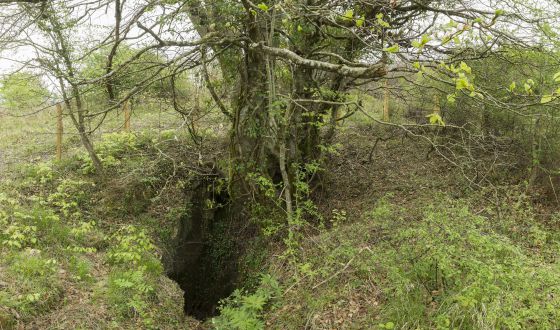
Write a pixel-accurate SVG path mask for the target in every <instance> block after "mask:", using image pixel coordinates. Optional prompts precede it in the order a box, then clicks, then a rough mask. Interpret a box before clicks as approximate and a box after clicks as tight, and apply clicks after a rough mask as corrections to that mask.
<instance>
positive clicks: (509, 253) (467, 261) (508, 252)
mask: <svg viewBox="0 0 560 330" xmlns="http://www.w3.org/2000/svg"><path fill="white" fill-rule="evenodd" d="M445 203H446V204H447V206H444V203H442V205H439V206H437V207H433V206H432V207H428V208H427V210H426V211H425V213H424V216H423V218H422V219H421V220H420V221H418V222H414V223H410V222H405V221H398V220H395V219H394V218H393V219H392V218H391V217H389V218H388V219H385V221H382V222H381V228H378V230H381V231H382V233H383V234H386V235H387V238H386V239H385V240H384V241H383V243H381V244H379V245H377V246H376V249H375V251H374V253H373V258H374V263H378V264H382V265H384V270H385V272H384V274H383V275H384V279H385V280H384V282H383V283H382V284H381V285H380V287H382V288H383V292H384V297H385V299H386V305H385V308H384V313H383V314H384V319H385V320H384V322H393V323H394V324H396V327H397V328H407V329H417V328H426V327H428V328H438V329H449V328H452V329H527V328H538V329H552V328H554V327H555V326H556V325H558V324H560V292H559V291H560V288H559V287H558V285H557V284H558V283H560V274H558V270H557V269H554V266H552V265H549V264H546V263H543V262H541V261H540V260H538V259H535V258H529V257H528V256H527V255H526V254H525V253H524V251H523V249H521V248H519V247H518V246H516V245H515V244H514V243H513V242H512V241H511V240H510V239H509V238H507V237H505V236H503V235H500V234H497V233H495V232H494V231H493V230H492V229H491V228H490V225H489V224H488V219H486V218H484V217H482V216H477V215H473V214H472V213H471V212H470V211H469V210H468V209H467V208H466V207H465V206H463V205H461V204H456V203H454V202H452V201H445Z"/></svg>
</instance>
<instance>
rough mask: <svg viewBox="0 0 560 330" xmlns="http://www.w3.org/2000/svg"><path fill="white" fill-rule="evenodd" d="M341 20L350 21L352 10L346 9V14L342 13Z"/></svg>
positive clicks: (352, 14)
mask: <svg viewBox="0 0 560 330" xmlns="http://www.w3.org/2000/svg"><path fill="white" fill-rule="evenodd" d="M342 18H343V19H344V20H345V21H349V20H351V19H352V18H354V10H352V9H348V10H347V11H346V12H344V15H342Z"/></svg>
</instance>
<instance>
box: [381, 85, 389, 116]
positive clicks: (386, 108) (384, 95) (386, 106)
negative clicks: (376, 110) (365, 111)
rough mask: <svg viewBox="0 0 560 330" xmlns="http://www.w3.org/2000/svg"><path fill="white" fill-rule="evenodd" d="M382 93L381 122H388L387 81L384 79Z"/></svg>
mask: <svg viewBox="0 0 560 330" xmlns="http://www.w3.org/2000/svg"><path fill="white" fill-rule="evenodd" d="M383 89H384V93H383V121H385V122H388V121H389V119H390V113H389V111H390V110H389V80H388V79H385V85H384V88H383Z"/></svg>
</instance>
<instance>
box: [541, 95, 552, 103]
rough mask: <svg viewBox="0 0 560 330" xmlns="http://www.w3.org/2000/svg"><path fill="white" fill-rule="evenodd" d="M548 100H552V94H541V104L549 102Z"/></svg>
mask: <svg viewBox="0 0 560 330" xmlns="http://www.w3.org/2000/svg"><path fill="white" fill-rule="evenodd" d="M550 101H552V95H548V94H547V95H543V97H542V99H541V103H542V104H544V103H548V102H550Z"/></svg>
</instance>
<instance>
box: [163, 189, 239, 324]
mask: <svg viewBox="0 0 560 330" xmlns="http://www.w3.org/2000/svg"><path fill="white" fill-rule="evenodd" d="M210 201H211V203H209V202H210ZM227 203H228V198H227V196H225V195H223V194H222V195H215V194H214V193H213V192H212V187H211V185H210V184H208V183H206V184H204V183H203V184H200V185H199V186H198V187H197V188H196V189H194V190H193V191H192V194H191V198H190V205H189V213H188V214H185V215H184V216H183V217H182V219H181V227H180V228H179V233H178V235H177V238H176V242H175V246H176V248H175V251H174V254H173V259H172V261H171V269H170V271H169V272H168V276H169V277H170V278H171V279H173V280H174V281H176V282H177V283H178V284H179V286H180V287H181V289H182V290H183V291H184V298H185V305H184V309H185V314H187V315H189V316H192V317H194V318H196V319H198V320H206V319H208V318H211V317H213V316H216V315H218V312H219V310H218V306H219V302H220V300H222V299H223V298H226V297H228V296H229V295H230V294H231V293H232V292H233V290H234V289H235V283H236V279H237V267H236V266H237V260H236V256H235V250H236V249H235V243H234V237H232V235H231V234H230V228H231V221H232V219H231V216H230V212H229V207H228V206H227ZM209 204H212V205H213V206H210V207H209Z"/></svg>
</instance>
